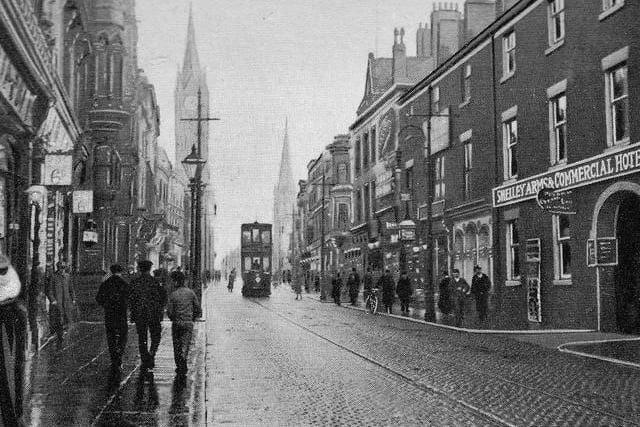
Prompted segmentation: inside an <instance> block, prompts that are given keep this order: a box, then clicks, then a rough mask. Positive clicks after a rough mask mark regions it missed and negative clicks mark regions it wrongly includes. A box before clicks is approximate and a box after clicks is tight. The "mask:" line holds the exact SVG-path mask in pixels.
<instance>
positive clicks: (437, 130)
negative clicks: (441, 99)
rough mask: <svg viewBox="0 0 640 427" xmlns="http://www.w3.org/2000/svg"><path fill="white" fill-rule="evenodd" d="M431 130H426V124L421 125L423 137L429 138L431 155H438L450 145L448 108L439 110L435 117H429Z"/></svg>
mask: <svg viewBox="0 0 640 427" xmlns="http://www.w3.org/2000/svg"><path fill="white" fill-rule="evenodd" d="M430 120H431V130H429V129H427V124H428V123H427V122H426V121H425V122H424V123H423V125H422V131H423V132H424V134H425V135H427V134H429V135H430V136H431V154H435V153H438V152H440V151H442V150H444V149H446V148H449V146H450V145H451V144H450V142H451V136H450V133H451V132H450V129H451V127H450V125H449V107H447V108H445V109H443V110H441V111H440V112H438V113H437V115H434V116H431V118H430Z"/></svg>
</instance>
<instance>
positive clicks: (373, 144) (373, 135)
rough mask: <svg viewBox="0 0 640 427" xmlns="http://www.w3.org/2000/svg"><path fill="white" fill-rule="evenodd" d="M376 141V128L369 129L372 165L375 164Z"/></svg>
mask: <svg viewBox="0 0 640 427" xmlns="http://www.w3.org/2000/svg"><path fill="white" fill-rule="evenodd" d="M377 143H378V142H377V139H376V128H375V126H374V127H372V128H371V141H370V144H371V164H372V165H374V164H375V163H376V144H377Z"/></svg>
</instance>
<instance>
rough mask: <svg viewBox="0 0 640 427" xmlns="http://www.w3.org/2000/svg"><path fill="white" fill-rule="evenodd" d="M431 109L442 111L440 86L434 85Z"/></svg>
mask: <svg viewBox="0 0 640 427" xmlns="http://www.w3.org/2000/svg"><path fill="white" fill-rule="evenodd" d="M431 111H432V112H433V113H437V112H438V111H440V87H439V86H434V87H433V91H432V92H431Z"/></svg>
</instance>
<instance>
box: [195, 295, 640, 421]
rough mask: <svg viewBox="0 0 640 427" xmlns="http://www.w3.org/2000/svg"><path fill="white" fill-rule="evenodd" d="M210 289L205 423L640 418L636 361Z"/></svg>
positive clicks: (290, 298) (289, 298)
mask: <svg viewBox="0 0 640 427" xmlns="http://www.w3.org/2000/svg"><path fill="white" fill-rule="evenodd" d="M214 295H215V298H214V299H213V300H212V304H215V308H216V309H215V311H214V312H213V313H212V314H211V315H210V317H209V324H208V325H207V333H208V336H209V342H212V343H213V342H214V343H215V345H213V346H210V347H209V351H208V352H207V353H208V354H207V366H208V368H209V369H208V373H207V375H208V382H207V393H206V395H207V421H208V425H210V426H218V425H238V426H262V425H265V426H289V425H292V426H306V425H383V426H387V425H402V426H413V425H416V426H423V425H434V426H445V425H451V426H454V425H455V426H478V425H482V426H485V425H487V426H492V425H501V426H521V425H522V426H547V425H555V426H576V425H579V426H583V425H584V426H626V425H640V397H639V396H640V370H638V369H637V368H631V367H629V366H622V365H619V364H612V363H610V362H608V361H604V360H590V359H585V358H583V357H576V356H573V355H568V354H564V353H562V352H559V351H557V350H556V349H554V348H546V347H543V346H539V345H535V344H532V343H529V342H524V341H519V340H515V339H513V338H512V337H511V336H508V335H504V334H478V333H469V332H467V331H464V330H460V329H458V330H456V329H452V328H447V327H442V326H438V325H433V324H425V323H424V322H423V321H419V320H418V319H413V321H412V320H411V319H408V318H406V317H402V316H384V315H379V316H372V315H369V314H366V313H364V312H363V311H362V310H358V309H349V308H347V306H343V307H336V306H335V305H334V304H331V303H323V304H320V303H318V301H317V296H315V295H309V297H305V298H303V299H302V300H295V296H294V294H293V293H292V292H291V290H290V289H287V288H285V287H279V288H278V289H275V290H274V292H273V294H272V295H271V297H269V298H242V297H241V296H240V295H239V293H232V294H230V293H228V292H226V289H225V290H218V291H215V294H214ZM213 301H215V302H213Z"/></svg>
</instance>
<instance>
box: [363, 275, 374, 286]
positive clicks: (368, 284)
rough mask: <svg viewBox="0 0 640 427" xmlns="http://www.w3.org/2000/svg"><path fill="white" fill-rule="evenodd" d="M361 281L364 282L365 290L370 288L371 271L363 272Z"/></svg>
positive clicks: (371, 282) (371, 280) (371, 284)
mask: <svg viewBox="0 0 640 427" xmlns="http://www.w3.org/2000/svg"><path fill="white" fill-rule="evenodd" d="M362 283H363V284H364V288H365V289H366V290H371V289H372V288H373V276H372V275H371V272H369V271H367V272H366V273H364V279H363V280H362Z"/></svg>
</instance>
